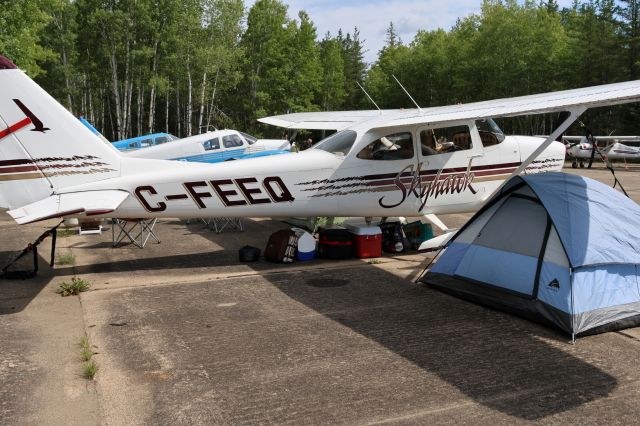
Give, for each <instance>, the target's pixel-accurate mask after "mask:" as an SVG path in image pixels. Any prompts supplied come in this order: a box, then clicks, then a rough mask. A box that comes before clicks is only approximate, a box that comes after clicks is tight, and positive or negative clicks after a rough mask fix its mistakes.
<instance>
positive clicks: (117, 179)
mask: <svg viewBox="0 0 640 426" xmlns="http://www.w3.org/2000/svg"><path fill="white" fill-rule="evenodd" d="M638 100H640V81H633V82H627V83H618V84H612V85H606V86H598V87H591V88H585V89H577V90H569V91H564V92H555V93H548V94H539V95H532V96H524V97H519V98H512V99H503V100H498V101H488V102H479V103H472V104H466V105H453V106H448V107H441V108H429V109H417V110H402V111H383V112H379V111H373V112H371V111H361V112H342V113H341V112H330V113H307V114H292V115H287V116H280V117H272V118H268V119H264V120H263V121H265V122H271V123H272V124H279V125H284V126H285V127H299V126H302V125H309V126H311V125H312V124H313V123H314V124H315V128H321V127H322V126H324V127H326V128H336V127H338V128H340V131H339V132H338V133H335V134H334V135H332V136H330V137H329V138H327V139H326V140H324V141H321V142H319V143H318V144H316V145H315V146H314V147H313V148H312V149H309V150H307V151H304V152H302V153H299V154H289V155H274V156H270V157H268V158H256V159H248V160H243V161H230V162H225V163H219V164H213V165H210V164H200V163H187V162H168V161H165V160H150V159H139V158H127V157H125V156H123V155H121V154H120V153H119V152H117V151H116V150H114V149H113V148H112V147H110V146H107V145H105V144H104V143H103V142H102V141H101V140H100V139H98V138H97V137H96V136H95V135H94V134H93V133H92V132H91V131H90V130H88V129H87V128H86V127H85V126H83V125H82V124H81V123H80V122H79V121H78V120H77V119H76V118H75V117H74V116H73V115H71V114H70V113H69V112H68V111H67V110H65V109H64V108H63V107H62V106H61V105H60V104H58V102H56V101H55V100H54V99H53V98H52V97H51V96H49V95H48V94H47V93H46V92H45V91H44V90H42V89H41V88H40V87H39V86H38V85H37V84H36V83H35V82H33V81H32V80H31V79H30V78H29V77H27V76H26V74H24V73H23V72H22V71H20V70H19V69H17V67H16V66H15V65H13V64H12V63H11V62H10V61H8V60H7V59H5V58H2V57H0V207H5V208H8V209H10V210H9V212H8V213H9V214H10V215H11V216H12V217H13V218H14V219H15V220H16V221H17V222H18V223H20V224H24V223H31V222H36V221H40V220H45V219H50V218H61V217H67V216H74V217H84V216H92V217H97V218H99V217H104V218H121V219H131V218H152V217H172V218H174V217H184V218H193V217H256V216H268V217H272V216H276V217H277V216H286V217H291V216H360V217H371V216H383V217H387V216H405V217H407V216H409V217H411V216H413V217H416V216H424V215H428V216H427V219H430V220H434V221H435V222H436V223H437V222H439V221H438V220H437V218H436V217H435V216H434V214H439V213H455V212H468V211H473V210H476V209H478V208H479V207H480V206H481V205H482V203H483V202H484V201H485V200H486V199H487V198H489V197H490V196H491V194H492V193H493V192H494V191H495V190H497V189H498V188H499V187H500V185H501V184H502V183H503V182H504V180H505V179H506V178H508V177H509V176H510V175H514V174H518V173H522V172H526V173H536V172H541V171H547V170H560V168H561V167H562V165H563V161H564V152H565V151H564V146H563V145H562V144H560V143H556V142H554V140H555V139H556V138H557V137H558V136H559V135H560V134H561V133H563V132H564V131H565V130H566V129H567V127H568V126H569V125H570V124H571V123H573V122H574V121H575V120H576V119H577V118H578V116H580V114H582V113H583V112H584V111H585V110H586V109H587V108H590V107H598V106H605V105H613V104H620V103H624V102H633V101H638ZM556 111H568V112H569V116H568V118H567V119H566V120H565V121H564V122H563V123H562V124H561V125H560V126H559V127H558V128H557V129H556V131H555V132H554V133H553V134H551V135H550V136H549V137H548V138H546V140H545V139H541V138H531V137H509V136H506V137H505V136H504V135H502V134H501V133H500V132H499V131H498V130H497V129H495V128H493V127H492V126H491V121H487V120H488V119H490V118H491V117H504V116H516V115H526V114H539V113H547V112H556ZM442 227H444V225H442Z"/></svg>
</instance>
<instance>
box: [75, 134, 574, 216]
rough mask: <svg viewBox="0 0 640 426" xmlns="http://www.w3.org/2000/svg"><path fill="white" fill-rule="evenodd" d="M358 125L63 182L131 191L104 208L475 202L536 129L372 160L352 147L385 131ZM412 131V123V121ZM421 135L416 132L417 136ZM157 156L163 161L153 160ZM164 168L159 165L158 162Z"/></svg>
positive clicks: (555, 154) (286, 210)
mask: <svg viewBox="0 0 640 426" xmlns="http://www.w3.org/2000/svg"><path fill="white" fill-rule="evenodd" d="M405 131H406V129H393V130H389V131H387V132H373V133H372V132H365V133H364V134H362V135H358V140H357V141H356V142H355V143H354V147H353V148H352V150H351V151H350V152H349V153H347V155H336V154H335V153H332V152H327V151H325V150H322V149H310V150H307V151H304V152H301V153H298V154H289V155H275V156H271V157H269V158H268V159H261V158H257V159H247V160H242V161H235V162H226V163H220V164H216V165H206V164H202V165H199V167H194V166H195V165H194V164H193V163H192V164H190V165H189V167H184V164H182V163H180V162H159V160H148V161H144V162H142V161H140V160H139V159H136V160H137V161H136V162H135V163H134V164H135V165H133V164H132V167H136V168H137V169H138V171H140V167H141V166H146V167H148V169H149V172H148V173H140V172H138V173H136V174H135V177H127V173H126V171H127V167H128V159H126V158H123V163H122V166H123V171H124V172H125V173H123V174H124V176H123V177H121V178H115V179H109V180H108V181H103V182H100V181H98V182H94V183H91V184H89V185H83V186H81V187H76V188H69V189H68V191H69V192H74V191H84V190H104V189H118V190H123V191H126V192H128V193H129V194H131V195H132V196H131V197H128V198H127V199H126V200H125V201H124V202H123V203H122V204H121V205H120V206H119V208H118V209H117V210H116V211H114V212H109V213H108V214H105V215H104V216H105V217H119V218H141V217H147V216H153V217H255V216H275V217H282V216H385V217H386V216H407V217H412V216H421V215H424V214H430V213H435V214H441V213H459V212H469V211H475V210H477V209H478V208H479V207H480V206H481V205H482V203H483V202H484V201H485V200H486V199H487V197H489V196H490V195H491V194H492V192H493V191H494V190H495V189H496V188H498V186H499V185H500V184H501V183H502V182H503V181H504V179H505V178H507V177H508V176H509V175H510V174H511V173H512V172H513V171H514V170H515V169H516V168H517V167H518V166H519V165H520V164H521V161H522V158H526V157H527V156H528V155H529V154H530V153H531V152H533V150H534V149H535V148H536V147H537V146H539V144H540V143H541V141H542V140H541V139H539V138H530V137H521V136H518V137H516V136H509V137H506V138H505V139H504V140H503V141H502V142H501V143H499V144H496V145H494V146H491V147H487V148H485V147H483V146H482V145H481V143H480V142H479V141H477V142H476V143H475V144H472V146H471V148H469V149H461V150H452V151H450V152H442V153H434V154H432V155H424V152H423V150H421V149H420V148H419V144H417V143H416V144H414V150H413V155H411V156H408V158H402V159H390V160H386V161H385V160H382V159H380V160H379V161H377V160H375V159H363V158H358V156H357V155H356V154H357V151H358V150H360V149H362V147H363V146H366V145H367V143H368V142H370V141H371V140H376V139H377V138H379V137H380V135H382V134H384V133H389V132H391V133H393V134H399V133H403V132H405ZM408 132H409V133H413V132H417V129H409V131H408ZM415 140H418V138H416V139H414V142H415ZM160 163H161V164H160ZM563 163H564V146H562V145H561V144H559V143H554V144H553V145H552V146H551V147H549V148H548V149H547V150H546V151H544V153H543V155H541V156H540V157H538V158H537V159H536V160H535V161H534V162H533V163H532V164H531V165H529V167H527V169H526V172H527V173H536V172H541V171H557V170H560V169H561V168H562V166H563ZM159 167H161V169H162V170H163V173H162V174H159V173H157V170H158V168H159Z"/></svg>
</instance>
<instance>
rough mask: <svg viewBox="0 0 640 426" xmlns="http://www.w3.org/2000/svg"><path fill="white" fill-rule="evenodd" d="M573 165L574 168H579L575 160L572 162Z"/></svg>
mask: <svg viewBox="0 0 640 426" xmlns="http://www.w3.org/2000/svg"><path fill="white" fill-rule="evenodd" d="M571 167H572V168H574V169H577V168H578V162H577V161H574V162H573V163H571Z"/></svg>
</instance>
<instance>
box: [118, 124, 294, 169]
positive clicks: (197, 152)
mask: <svg viewBox="0 0 640 426" xmlns="http://www.w3.org/2000/svg"><path fill="white" fill-rule="evenodd" d="M290 149H291V144H290V143H289V141H287V140H278V139H257V138H255V137H253V136H251V135H248V134H246V133H243V132H239V131H237V130H228V129H225V130H216V131H214V132H207V133H203V134H201V135H196V136H191V137H188V138H184V139H179V140H176V141H172V142H171V143H165V144H162V145H156V146H151V147H149V148H145V149H138V150H134V151H125V152H123V154H124V155H125V156H127V157H135V158H150V159H154V160H178V161H195V162H199V163H218V162H221V161H229V160H242V159H245V158H255V157H264V156H267V155H276V154H289V153H290Z"/></svg>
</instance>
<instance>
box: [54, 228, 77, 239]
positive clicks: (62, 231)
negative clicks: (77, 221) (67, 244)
mask: <svg viewBox="0 0 640 426" xmlns="http://www.w3.org/2000/svg"><path fill="white" fill-rule="evenodd" d="M77 233H78V232H77V231H76V230H75V229H71V228H58V230H57V234H58V235H57V236H58V237H60V238H66V237H71V236H73V235H76V234H77Z"/></svg>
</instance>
